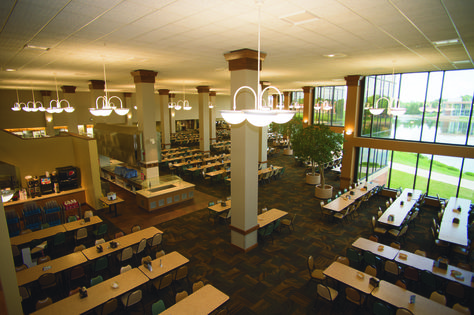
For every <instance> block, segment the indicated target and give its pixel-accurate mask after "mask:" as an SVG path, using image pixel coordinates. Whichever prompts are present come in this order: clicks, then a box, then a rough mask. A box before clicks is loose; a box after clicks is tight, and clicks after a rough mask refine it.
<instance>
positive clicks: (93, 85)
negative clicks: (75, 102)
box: [89, 80, 105, 91]
mask: <svg viewBox="0 0 474 315" xmlns="http://www.w3.org/2000/svg"><path fill="white" fill-rule="evenodd" d="M104 89H105V81H104V80H90V81H89V90H102V91H103V90H104Z"/></svg>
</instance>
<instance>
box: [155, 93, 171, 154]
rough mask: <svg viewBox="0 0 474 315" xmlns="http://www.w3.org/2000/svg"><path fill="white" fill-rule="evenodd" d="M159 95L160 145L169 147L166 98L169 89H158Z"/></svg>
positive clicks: (168, 118) (168, 114) (168, 117)
mask: <svg viewBox="0 0 474 315" xmlns="http://www.w3.org/2000/svg"><path fill="white" fill-rule="evenodd" d="M158 94H159V95H160V112H161V146H162V147H163V148H165V149H169V148H171V138H170V113H169V108H168V100H169V94H170V90H167V89H160V90H158Z"/></svg>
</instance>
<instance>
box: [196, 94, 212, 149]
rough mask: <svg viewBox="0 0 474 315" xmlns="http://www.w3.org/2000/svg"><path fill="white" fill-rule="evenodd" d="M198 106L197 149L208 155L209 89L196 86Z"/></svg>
mask: <svg viewBox="0 0 474 315" xmlns="http://www.w3.org/2000/svg"><path fill="white" fill-rule="evenodd" d="M196 89H197V91H198V106H199V149H200V150H201V152H203V153H209V152H211V150H210V145H209V87H208V86H197V87H196Z"/></svg>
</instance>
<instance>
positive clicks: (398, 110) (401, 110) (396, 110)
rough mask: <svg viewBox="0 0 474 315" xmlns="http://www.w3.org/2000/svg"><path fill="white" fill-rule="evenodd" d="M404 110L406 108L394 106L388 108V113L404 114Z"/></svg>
mask: <svg viewBox="0 0 474 315" xmlns="http://www.w3.org/2000/svg"><path fill="white" fill-rule="evenodd" d="M406 111H407V109H406V108H403V107H394V108H391V109H390V113H391V114H392V115H393V116H402V115H403V114H405V112H406Z"/></svg>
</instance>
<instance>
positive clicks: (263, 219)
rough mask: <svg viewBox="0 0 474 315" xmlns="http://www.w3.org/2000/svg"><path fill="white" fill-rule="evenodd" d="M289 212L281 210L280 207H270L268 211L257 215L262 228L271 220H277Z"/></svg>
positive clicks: (259, 225)
mask: <svg viewBox="0 0 474 315" xmlns="http://www.w3.org/2000/svg"><path fill="white" fill-rule="evenodd" d="M287 214H288V212H286V211H283V210H279V209H275V208H273V209H270V210H268V211H265V212H264V213H262V214H259V215H258V216H257V221H258V227H259V228H262V227H264V226H266V225H267V224H270V223H271V222H273V221H276V220H278V219H280V218H282V217H284V216H285V215H287Z"/></svg>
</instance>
